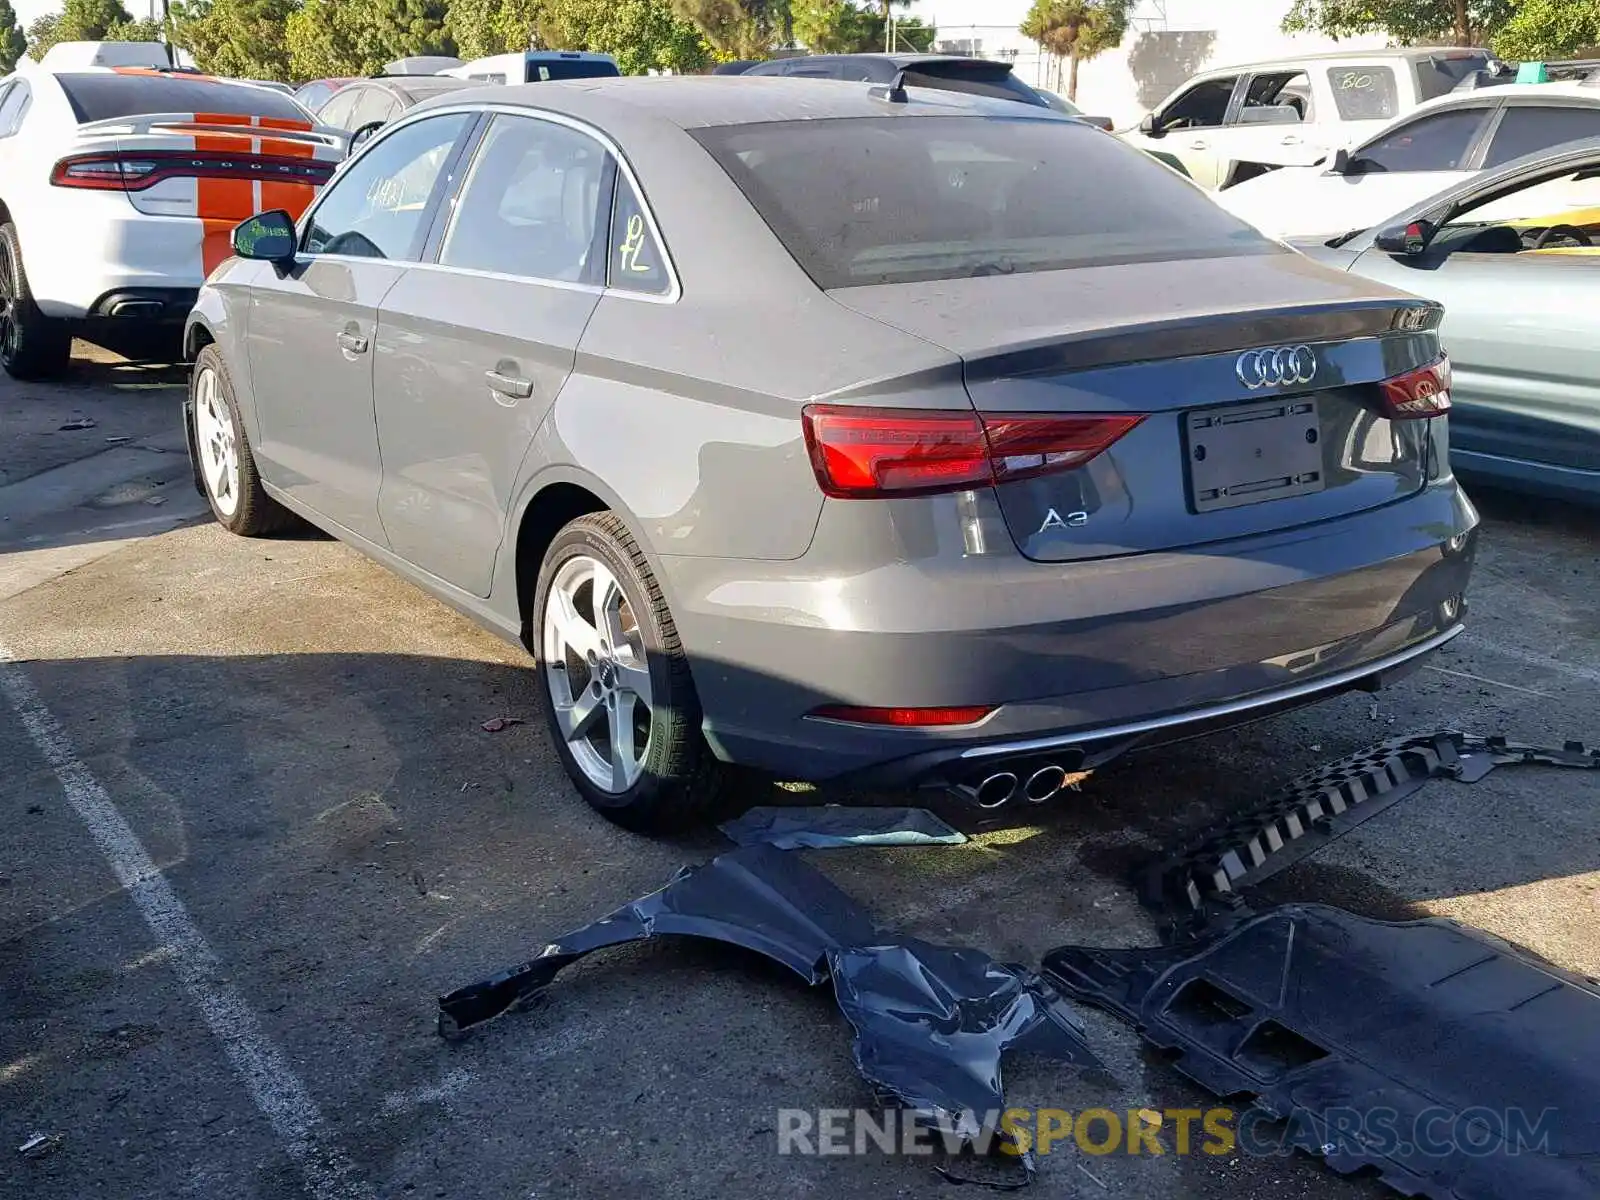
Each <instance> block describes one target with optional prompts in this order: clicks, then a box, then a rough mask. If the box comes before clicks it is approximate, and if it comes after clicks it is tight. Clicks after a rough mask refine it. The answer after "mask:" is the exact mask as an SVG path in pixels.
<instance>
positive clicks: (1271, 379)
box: [1233, 346, 1317, 392]
mask: <svg viewBox="0 0 1600 1200" xmlns="http://www.w3.org/2000/svg"><path fill="white" fill-rule="evenodd" d="M1233 371H1234V374H1235V375H1237V376H1238V377H1239V382H1240V383H1242V384H1244V386H1245V387H1247V388H1249V389H1250V390H1251V391H1252V392H1256V391H1260V390H1261V389H1262V388H1269V387H1288V386H1289V385H1290V384H1292V383H1310V382H1311V381H1312V380H1313V379H1315V378H1316V377H1317V355H1316V352H1315V351H1313V350H1312V349H1311V347H1310V346H1279V347H1278V348H1277V349H1276V350H1247V351H1246V352H1245V353H1243V354H1241V355H1239V361H1238V362H1237V363H1235V364H1234V367H1233Z"/></svg>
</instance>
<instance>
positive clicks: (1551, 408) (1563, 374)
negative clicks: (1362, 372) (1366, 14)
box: [1353, 175, 1600, 471]
mask: <svg viewBox="0 0 1600 1200" xmlns="http://www.w3.org/2000/svg"><path fill="white" fill-rule="evenodd" d="M1563 228H1572V229H1573V234H1572V236H1571V237H1570V238H1568V237H1564V236H1562V235H1561V230H1562V229H1563ZM1480 229H1481V230H1482V232H1481V233H1477V232H1475V231H1476V230H1480ZM1543 230H1552V232H1554V233H1555V234H1556V236H1554V237H1551V238H1549V240H1548V245H1547V248H1546V249H1543V250H1539V251H1536V252H1530V250H1529V249H1527V247H1531V246H1532V245H1535V244H1537V240H1538V238H1537V235H1538V234H1539V233H1540V232H1542V231H1543ZM1519 234H1520V235H1523V236H1521V237H1519ZM1469 236H1470V237H1471V238H1472V240H1471V241H1470V242H1468V241H1464V240H1463V238H1464V237H1469ZM1585 242H1587V243H1591V245H1583V244H1581V243H1585ZM1570 243H1580V244H1579V245H1577V247H1576V248H1577V249H1578V250H1579V251H1580V252H1578V253H1572V252H1571V246H1570ZM1519 244H1520V246H1522V247H1524V248H1523V249H1518V247H1519ZM1433 245H1434V247H1435V248H1434V249H1430V251H1429V252H1428V253H1425V254H1422V255H1419V256H1416V257H1407V256H1405V255H1389V254H1385V253H1384V252H1383V251H1381V250H1378V249H1377V248H1376V247H1373V248H1369V249H1367V250H1365V251H1363V252H1362V254H1361V255H1360V256H1359V257H1358V258H1357V259H1356V262H1355V265H1354V268H1353V269H1354V270H1356V271H1358V272H1359V273H1361V274H1363V275H1366V276H1368V277H1369V278H1373V279H1377V280H1380V281H1382V282H1384V283H1389V284H1392V285H1394V286H1395V287H1399V288H1404V289H1405V290H1407V291H1410V292H1414V293H1416V294H1417V295H1420V296H1426V297H1428V298H1429V299H1431V300H1437V301H1439V302H1440V303H1442V304H1443V305H1444V309H1445V317H1444V324H1443V326H1442V328H1441V330H1440V336H1441V338H1442V340H1443V342H1444V347H1445V350H1446V351H1447V352H1448V353H1449V355H1450V359H1451V365H1452V367H1453V368H1454V375H1455V384H1454V389H1453V392H1452V397H1453V400H1454V408H1453V409H1452V411H1451V418H1450V442H1451V450H1452V454H1453V455H1455V458H1456V462H1457V465H1459V466H1462V467H1463V468H1464V469H1465V468H1466V467H1469V466H1471V465H1472V463H1473V461H1474V459H1476V458H1478V457H1479V456H1489V457H1492V458H1495V459H1499V460H1504V459H1515V460H1522V461H1525V462H1533V463H1543V464H1550V465H1554V466H1556V467H1558V468H1568V469H1573V470H1582V471H1600V367H1597V364H1600V305H1596V304H1595V302H1594V301H1595V297H1596V296H1600V256H1596V255H1595V254H1593V253H1590V250H1592V249H1593V247H1594V246H1600V175H1597V176H1595V177H1591V178H1588V179H1583V178H1581V177H1577V176H1568V177H1565V178H1557V179H1548V178H1537V177H1535V178H1530V180H1529V181H1528V182H1527V183H1526V184H1525V185H1523V186H1520V187H1517V188H1516V189H1515V190H1513V191H1511V192H1509V193H1508V192H1506V191H1505V190H1503V189H1502V190H1500V191H1498V192H1497V193H1496V194H1494V195H1492V196H1486V197H1484V198H1482V199H1481V200H1479V201H1478V202H1477V203H1475V204H1473V205H1472V206H1471V207H1470V208H1468V209H1466V210H1465V211H1462V212H1461V213H1459V214H1458V215H1456V216H1455V217H1454V218H1453V219H1452V220H1451V222H1450V223H1448V224H1446V225H1445V226H1444V227H1443V228H1442V229H1441V231H1440V233H1439V235H1438V236H1437V237H1436V238H1435V239H1434V243H1433ZM1452 246H1468V247H1470V248H1468V249H1459V250H1451V249H1450V247H1452ZM1441 247H1442V248H1443V249H1440V248H1441ZM1491 250H1492V251H1493V252H1490V251H1491Z"/></svg>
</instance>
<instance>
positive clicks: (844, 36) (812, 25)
mask: <svg viewBox="0 0 1600 1200" xmlns="http://www.w3.org/2000/svg"><path fill="white" fill-rule="evenodd" d="M791 11H792V17H793V22H794V36H795V40H796V41H797V42H799V43H800V44H801V45H803V46H805V47H806V48H807V49H808V50H811V51H813V52H814V53H817V54H856V53H859V52H861V51H864V50H882V49H883V45H884V21H883V17H882V16H881V15H880V14H879V13H877V12H874V11H872V10H871V9H867V8H863V7H861V6H860V5H859V4H856V3H854V2H853V0H794V2H793V7H792V10H791Z"/></svg>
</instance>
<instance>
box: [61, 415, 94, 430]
mask: <svg viewBox="0 0 1600 1200" xmlns="http://www.w3.org/2000/svg"><path fill="white" fill-rule="evenodd" d="M94 424H95V423H94V420H93V418H90V417H73V418H72V420H70V421H68V422H67V423H66V424H65V425H63V426H61V432H62V433H72V432H74V431H75V430H79V429H93V428H94Z"/></svg>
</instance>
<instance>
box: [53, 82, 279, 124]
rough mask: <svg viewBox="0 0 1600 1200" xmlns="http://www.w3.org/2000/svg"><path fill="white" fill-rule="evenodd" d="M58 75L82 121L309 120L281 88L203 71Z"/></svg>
mask: <svg viewBox="0 0 1600 1200" xmlns="http://www.w3.org/2000/svg"><path fill="white" fill-rule="evenodd" d="M55 78H56V82H57V83H59V84H60V85H61V90H62V91H63V92H65V93H66V96H67V102H68V103H69V104H70V105H71V106H72V113H73V115H74V116H75V117H77V119H78V123H79V124H80V125H82V124H86V123H88V122H90V121H109V120H111V119H113V118H115V117H137V116H141V115H143V114H146V113H222V114H224V115H228V116H259V117H276V118H279V119H280V120H285V121H294V122H296V123H298V124H302V125H303V124H304V123H305V119H306V114H305V110H304V109H302V108H301V107H300V106H299V105H298V104H296V103H295V101H294V98H293V97H291V96H285V95H284V94H283V93H282V92H275V91H273V90H272V89H271V88H261V87H252V86H251V85H249V84H247V83H229V82H227V81H226V80H222V79H211V78H208V77H206V76H203V75H186V74H183V73H181V72H180V73H175V74H171V75H167V74H163V73H160V72H156V71H133V70H112V71H96V72H94V73H92V74H91V73H88V72H68V73H66V74H62V75H57V76H56V77H55Z"/></svg>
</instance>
